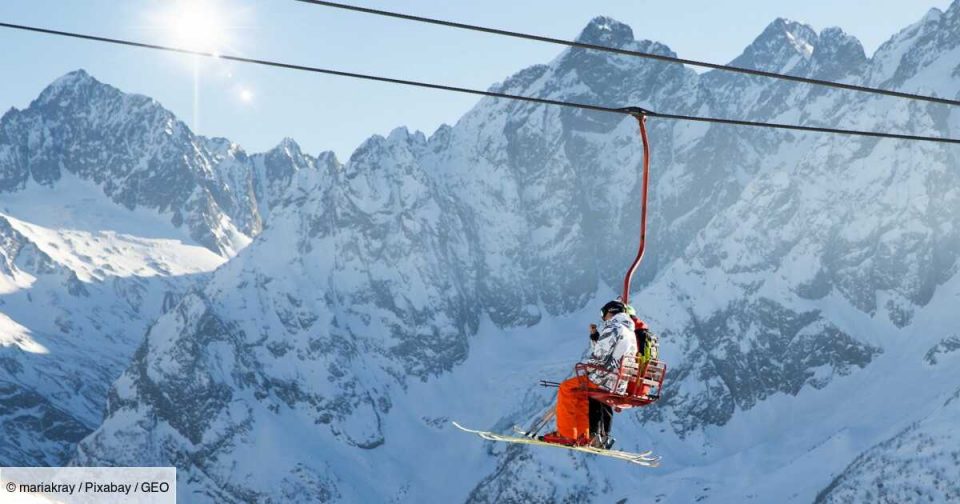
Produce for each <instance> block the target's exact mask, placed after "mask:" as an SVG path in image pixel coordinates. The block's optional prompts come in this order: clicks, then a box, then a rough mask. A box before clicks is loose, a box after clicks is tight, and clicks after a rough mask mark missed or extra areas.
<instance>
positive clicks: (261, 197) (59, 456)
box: [0, 71, 315, 466]
mask: <svg viewBox="0 0 960 504" xmlns="http://www.w3.org/2000/svg"><path fill="white" fill-rule="evenodd" d="M314 162H315V160H314V159H313V158H310V157H308V156H305V155H303V154H302V153H301V152H300V150H299V148H298V147H297V146H296V144H295V143H293V142H292V141H289V140H287V141H284V142H283V143H281V145H280V146H278V147H277V148H276V149H273V150H272V151H270V152H268V153H265V154H257V155H253V156H247V155H246V154H245V153H244V152H243V151H242V150H241V149H239V148H238V147H237V146H236V145H232V144H230V143H229V142H227V141H226V140H223V139H206V138H202V137H196V136H194V135H193V134H192V133H190V132H189V130H188V129H187V128H186V126H184V125H183V124H182V123H181V122H179V121H177V120H176V118H175V117H174V116H173V114H171V113H170V112H169V111H167V110H165V109H163V108H162V107H161V106H160V105H159V104H157V103H156V102H155V101H153V100H151V99H149V98H146V97H143V96H136V95H128V94H124V93H122V92H120V91H119V90H117V89H115V88H112V87H110V86H108V85H105V84H102V83H100V82H97V81H96V80H95V79H93V78H92V77H90V76H89V75H87V74H86V73H84V72H83V71H77V72H73V73H70V74H68V75H66V76H64V77H63V78H61V79H59V80H57V81H56V82H54V83H53V84H52V85H51V86H50V87H48V88H47V89H46V90H45V91H43V93H41V95H40V97H39V98H38V99H37V100H35V101H34V102H33V103H32V104H31V105H30V107H29V108H27V109H26V110H23V111H19V110H11V111H9V112H7V114H5V115H4V116H3V118H2V119H0V363H2V365H0V391H2V392H0V404H2V408H0V431H2V432H3V434H4V439H5V441H9V442H5V443H2V444H0V463H2V464H3V465H7V466H17V465H38V464H39V465H45V464H51V465H57V464H62V463H64V462H66V461H67V460H69V458H70V457H71V456H72V454H73V452H74V450H75V447H76V443H77V442H78V441H79V440H80V439H82V438H83V437H84V436H85V435H87V434H88V433H89V432H90V431H92V430H93V429H94V428H95V427H96V426H97V425H99V423H100V422H101V420H102V416H103V411H104V407H105V403H106V394H107V390H108V389H109V386H110V385H111V384H112V383H113V381H115V380H116V378H117V377H118V376H119V375H120V373H121V372H122V370H123V369H124V368H125V367H126V366H127V365H128V364H129V362H130V359H131V358H132V356H133V353H134V350H135V349H136V348H137V346H139V344H140V343H141V341H142V338H143V334H144V333H145V332H146V329H147V327H148V326H149V325H150V324H151V323H153V321H155V320H156V318H157V317H159V315H160V314H161V313H163V312H164V311H165V310H167V309H169V308H170V307H172V306H175V305H176V304H177V302H178V301H179V299H180V297H181V296H182V295H183V294H184V293H185V292H187V291H189V290H191V289H193V288H195V287H197V286H198V285H202V283H203V282H205V280H206V279H207V277H208V274H209V272H211V271H213V270H214V269H215V268H216V267H218V266H219V265H221V264H223V263H224V262H225V261H226V259H227V258H228V257H229V256H231V255H233V254H234V253H235V252H236V251H237V250H239V249H240V248H241V247H243V246H245V245H246V244H248V243H249V242H250V239H251V237H252V236H253V235H255V234H257V233H259V231H260V230H261V229H262V226H263V224H264V223H265V222H266V221H268V220H269V212H270V208H272V207H273V206H275V205H279V203H280V200H281V199H282V198H283V197H284V194H285V188H286V186H287V185H288V184H289V182H290V181H291V180H292V179H293V177H294V174H295V172H296V171H298V170H301V169H308V170H312V169H313V168H314ZM237 223H240V226H239V227H238V225H237Z"/></svg>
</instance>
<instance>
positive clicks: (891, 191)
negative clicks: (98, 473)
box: [75, 1, 960, 503]
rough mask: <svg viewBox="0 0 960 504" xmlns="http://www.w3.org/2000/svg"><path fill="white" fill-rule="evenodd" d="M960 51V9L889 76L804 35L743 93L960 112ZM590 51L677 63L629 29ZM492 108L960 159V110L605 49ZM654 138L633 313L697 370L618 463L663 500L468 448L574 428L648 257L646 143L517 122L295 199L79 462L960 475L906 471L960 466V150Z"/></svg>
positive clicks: (842, 47) (762, 46)
mask: <svg viewBox="0 0 960 504" xmlns="http://www.w3.org/2000/svg"><path fill="white" fill-rule="evenodd" d="M957 23H960V1H957V2H954V4H953V5H952V6H951V7H950V9H949V10H947V11H945V12H940V11H931V13H930V14H929V15H928V16H926V17H925V18H924V19H923V20H922V21H920V22H919V23H917V24H915V25H912V26H910V27H908V28H907V29H905V30H904V31H903V32H902V33H900V34H898V35H897V36H895V37H894V38H892V39H891V41H890V42H888V43H887V44H885V45H884V46H883V47H881V48H880V50H879V51H878V52H877V54H875V55H874V56H873V57H872V58H867V57H866V56H865V55H864V54H863V50H862V47H860V45H859V43H858V42H857V41H856V40H855V39H853V38H852V37H850V36H848V35H846V34H844V33H843V32H842V31H841V30H839V29H826V30H823V31H821V32H819V33H817V32H816V31H815V30H813V29H812V28H810V27H807V26H804V25H802V24H798V23H793V22H789V21H786V20H777V21H775V22H774V23H772V24H771V25H770V27H768V29H767V30H765V31H764V32H763V33H762V34H761V35H760V36H759V37H758V38H757V40H756V41H755V42H754V43H753V44H752V45H751V46H750V47H748V48H747V49H746V50H745V51H744V53H743V55H742V56H741V57H739V58H738V59H737V60H736V63H737V64H742V65H749V66H753V67H757V68H763V69H768V70H777V71H786V72H792V73H795V74H798V75H812V76H818V77H821V78H831V79H840V80H846V81H849V82H858V83H868V84H872V85H885V86H896V87H899V88H900V89H904V90H907V91H922V92H931V90H933V91H935V92H937V93H939V94H941V95H945V96H951V97H957V96H960V77H958V75H957V74H956V72H954V71H952V70H951V71H947V70H949V69H950V68H952V67H951V65H953V67H955V61H956V54H955V51H956V50H957V49H956V48H957V46H958V37H957V33H960V30H956V29H955V28H956V26H957ZM581 39H582V40H585V41H588V42H592V43H599V44H606V45H617V46H621V47H629V48H633V49H638V50H644V51H654V52H661V53H669V49H668V48H666V47H664V46H663V45H661V44H658V43H655V42H650V41H636V40H634V36H633V33H632V31H631V30H630V28H629V27H627V26H625V25H623V24H621V23H618V22H616V21H615V20H612V19H609V18H597V19H595V20H594V21H592V22H591V23H590V24H589V25H588V26H587V28H586V29H585V30H584V32H583V34H582V35H581ZM495 89H500V90H504V91H509V92H516V93H520V94H532V95H538V96H545V97H549V98H554V99H573V100H577V101H584V102H595V103H604V104H617V103H619V104H623V105H640V106H644V107H646V108H650V109H653V110H663V111H669V112H676V113H697V114H704V115H717V116H731V117H743V118H746V119H752V120H776V121H779V122H800V123H804V124H812V125H817V124H825V125H827V124H829V125H839V126H843V127H853V128H857V129H885V130H896V131H905V132H913V133H923V134H939V135H946V136H957V135H958V134H960V116H958V113H957V112H956V111H953V110H952V109H948V108H944V107H936V106H928V105H919V104H917V103H910V102H904V101H897V100H893V99H880V98H875V97H865V96H862V95H856V94H851V93H847V92H836V91H826V90H823V89H817V88H812V87H804V86H796V85H792V84H789V83H782V82H770V81H766V80H761V79H757V78H751V77H744V76H731V75H725V74H720V73H716V72H710V73H706V74H703V75H699V76H698V75H697V74H695V73H694V72H692V71H689V70H686V69H684V68H682V67H677V66H670V65H666V64H657V63H650V62H648V61H642V60H635V59H629V58H624V57H612V56H609V55H605V54H596V53H591V52H588V51H583V50H579V49H574V50H569V51H565V52H563V53H562V54H560V55H559V56H558V57H557V58H556V59H555V60H553V61H552V62H550V63H549V64H546V65H537V66H533V67H530V68H528V69H525V70H523V71H521V72H519V73H517V74H516V75H514V76H512V77H510V78H509V79H507V80H506V81H504V82H503V83H501V84H498V85H497V86H495ZM651 123H652V124H651V136H652V138H653V139H654V145H655V147H654V152H653V159H654V167H655V180H656V182H655V186H654V188H653V206H654V209H655V218H654V220H653V222H652V232H651V238H652V240H653V244H654V247H653V248H652V249H651V255H650V256H649V257H648V260H647V262H646V263H645V265H644V269H643V272H642V275H641V278H640V279H639V286H640V287H641V288H642V291H641V292H640V293H639V294H638V295H637V297H636V304H637V306H638V307H639V308H640V311H641V313H642V314H643V315H644V316H645V317H647V318H648V319H649V321H650V322H651V323H652V325H653V326H654V328H656V329H657V330H658V331H659V332H661V334H662V335H663V336H664V349H663V350H664V357H665V359H666V360H667V361H668V362H669V363H670V364H671V372H670V376H669V377H668V380H669V385H668V388H667V391H666V392H667V393H666V394H665V398H664V399H663V400H662V401H661V403H659V404H658V405H656V406H654V407H652V408H648V409H646V410H645V411H644V412H643V414H641V415H637V414H635V413H626V414H622V415H620V416H619V417H618V419H617V420H616V434H617V436H618V438H619V441H618V443H619V444H620V446H622V447H623V448H625V449H637V448H654V449H656V450H658V451H660V452H661V453H662V454H663V455H664V456H665V463H664V466H663V467H662V468H661V469H660V470H658V471H656V472H642V473H638V472H637V470H636V468H634V467H625V466H624V465H623V464H617V463H616V462H615V461H604V460H593V459H589V458H584V457H581V456H574V455H569V454H564V453H562V452H556V451H552V450H540V451H537V450H530V449H526V448H519V447H503V446H489V445H484V444H483V443H481V442H479V441H477V440H476V439H473V438H468V437H466V436H465V435H463V434H461V433H456V432H452V431H451V430H450V429H449V426H448V425H447V421H448V420H449V419H450V418H455V419H458V420H463V421H464V422H465V423H467V424H470V425H473V426H477V427H488V428H494V429H498V430H506V429H508V428H509V427H510V425H512V424H514V423H517V422H522V421H524V420H525V419H527V418H528V417H530V416H533V415H534V414H536V413H537V412H538V411H540V410H541V409H542V408H545V407H548V405H549V403H550V401H551V398H550V392H549V391H543V390H538V389H536V388H534V387H532V385H533V384H534V383H535V382H536V378H538V377H544V378H552V379H557V378H561V377H562V376H564V375H565V374H566V373H567V372H568V370H569V368H570V366H571V365H572V362H573V361H574V360H575V359H576V358H577V356H578V354H579V351H580V349H581V348H582V347H583V345H584V344H585V337H584V336H585V334H583V333H582V328H583V327H585V325H586V324H587V323H588V322H590V321H591V319H592V318H593V317H594V316H595V315H594V314H595V312H596V307H597V306H598V303H600V302H602V300H604V299H608V298H609V297H610V296H612V295H613V289H612V288H611V286H616V285H618V281H619V275H620V274H621V273H622V267H623V265H624V264H626V263H627V262H628V259H629V257H630V256H631V253H632V249H633V247H634V246H635V241H634V240H635V238H634V236H635V233H636V228H637V217H638V213H639V209H638V208H637V201H636V189H637V185H638V180H637V172H638V169H637V168H638V165H639V163H640V152H639V151H640V149H639V145H638V143H639V142H638V141H637V138H636V131H635V124H634V123H633V121H632V120H631V119H629V118H622V117H618V116H608V115H602V114H595V113H586V112H576V111H570V110H559V109H556V108H547V107H541V106H533V105H529V104H519V103H510V102H503V101H497V100H493V99H485V100H482V101H481V102H480V103H478V105H477V106H476V107H475V108H474V109H473V110H471V111H470V112H469V113H468V114H466V115H465V116H464V117H463V118H462V119H461V120H460V121H458V123H457V124H456V125H454V126H451V127H443V128H441V129H439V130H438V131H437V132H436V133H434V134H433V135H431V136H430V137H429V138H427V137H425V136H424V135H422V134H420V133H411V132H408V131H406V130H405V129H398V130H396V131H394V132H393V133H391V135H389V136H388V137H387V138H382V137H374V138H371V139H370V140H369V141H367V142H366V143H365V144H364V145H362V146H361V147H360V148H359V149H358V150H357V152H356V153H355V154H354V155H353V156H352V157H351V159H350V160H349V162H347V163H346V164H345V165H340V164H339V163H336V162H335V160H332V159H331V160H329V162H328V163H325V164H324V163H319V166H318V169H317V170H316V171H314V172H310V171H305V170H299V171H296V172H295V173H296V174H295V176H293V177H292V178H291V182H290V186H289V189H288V191H287V192H283V194H284V196H283V197H281V198H279V200H280V201H281V202H280V203H279V204H278V205H277V206H275V207H273V208H272V209H271V213H270V222H269V225H268V226H267V228H266V229H265V230H264V231H263V233H262V234H261V235H260V236H259V237H258V239H257V240H256V242H254V243H253V244H252V245H251V246H250V247H248V248H246V249H244V250H243V251H241V252H240V254H238V256H237V257H236V258H234V259H233V260H231V262H230V263H229V264H228V265H227V266H225V267H223V268H221V269H220V270H218V271H217V273H216V274H215V275H214V276H213V279H212V280H211V282H210V283H209V284H207V285H206V287H205V288H203V289H202V290H198V291H196V292H193V293H191V294H190V295H188V296H186V297H185V298H184V299H183V301H182V302H181V303H180V304H179V305H178V306H177V307H176V308H175V309H174V310H172V311H171V312H169V313H167V314H166V315H164V316H163V317H161V318H160V319H159V320H158V321H157V323H156V324H154V325H153V326H152V327H151V328H150V330H149V332H148V334H147V337H146V340H145V342H144V344H143V345H142V346H141V347H140V349H139V350H138V352H137V354H136V356H135V358H134V361H133V363H132V364H131V366H130V367H129V368H128V369H127V371H126V372H125V373H124V374H123V376H122V377H121V378H120V379H119V380H118V381H117V383H116V385H115V386H114V388H113V390H112V391H111V394H110V399H109V404H108V416H107V418H106V419H105V421H104V422H103V424H102V425H101V426H100V428H99V429H97V431H96V432H94V433H93V434H92V435H91V436H89V437H88V438H86V439H85V440H84V441H83V443H81V445H80V450H79V453H78V456H77V458H76V460H75V462H76V463H79V464H96V465H100V464H107V465H109V464H121V465H122V464H174V465H177V466H178V467H179V468H180V473H179V474H180V475H181V484H180V485H179V486H178V488H179V489H180V492H181V497H183V498H184V499H189V500H191V501H216V502H250V501H263V500H271V499H272V500H289V499H296V498H306V499H311V500H321V501H325V500H331V501H346V502H357V501H364V502H367V501H379V502H383V501H390V500H395V501H423V500H427V501H434V500H440V501H444V502H448V501H459V500H466V501H470V502H478V503H479V502H554V501H564V500H567V501H584V500H588V501H589V500H592V501H599V502H605V501H611V500H613V501H618V500H621V499H628V500H644V499H645V500H656V501H659V502H691V501H713V502H743V501H750V500H752V501H756V502H811V501H813V500H814V499H816V498H817V496H818V495H819V496H820V498H821V499H845V498H848V496H849V495H854V494H852V493H850V492H854V491H859V490H857V489H858V488H863V487H864V485H863V483H864V482H870V481H873V478H874V477H875V474H876V472H875V470H874V469H872V468H873V467H888V466H892V468H891V470H897V469H896V467H897V466H903V467H904V470H905V471H906V470H907V469H908V468H913V469H910V470H911V471H914V472H913V473H915V474H920V473H923V474H933V476H930V477H931V478H936V477H938V476H936V475H938V474H949V471H951V470H952V471H953V473H954V474H956V472H957V470H960V467H958V464H957V462H956V458H955V457H954V458H951V457H952V456H951V455H950V452H949V450H946V451H940V452H938V453H939V455H938V456H937V458H936V462H935V463H934V464H933V465H932V466H929V467H928V466H925V465H923V464H918V462H922V461H921V460H920V457H921V456H920V455H918V456H915V457H914V458H912V459H911V458H910V457H909V456H907V455H906V454H905V453H899V452H898V453H896V454H891V453H890V446H891V445H890V444H889V443H884V442H885V441H886V440H890V439H896V440H898V441H893V443H894V444H896V443H901V444H904V445H909V444H911V443H914V444H916V443H921V442H925V441H921V440H924V439H930V438H933V439H936V438H942V439H944V440H947V442H948V440H949V435H948V434H946V433H945V432H944V425H946V424H948V423H949V418H951V415H952V413H950V412H951V411H953V410H952V409H950V408H952V407H953V406H952V404H953V403H947V402H946V401H947V400H948V397H950V396H951V394H954V393H955V391H956V384H957V383H958V375H960V368H958V367H957V366H956V365H955V362H954V361H953V360H952V356H955V355H956V353H955V348H956V346H957V345H956V343H955V338H956V331H955V326H956V320H957V319H956V316H955V314H954V311H955V308H954V307H955V304H956V299H957V296H958V294H960V276H958V270H960V267H958V261H957V259H958V257H957V255H958V254H960V230H958V229H957V228H956V226H955V223H956V222H958V221H960V219H958V218H960V215H958V213H960V201H958V198H960V189H958V188H960V180H958V175H957V173H956V167H957V166H958V165H960V156H958V153H957V151H956V150H955V149H952V148H950V147H944V146H939V145H927V144H917V143H906V142H897V141H887V140H883V141H880V140H876V139H869V140H864V139H857V138H850V137H828V136H820V135H800V134H794V133H782V132H773V131H769V130H757V129H744V128H730V127H708V126H704V125H699V124H687V123H672V122H666V121H657V120H651ZM921 385H922V386H921ZM941 405H943V406H942V408H941ZM905 429H908V430H905ZM861 454H863V456H862V457H860V456H861ZM858 457H860V458H858ZM831 482H832V483H831ZM931 485H933V483H931ZM901 488H906V487H903V486H902V485H901ZM928 488H936V489H938V490H936V491H940V490H939V489H941V488H944V487H943V486H942V485H941V486H940V487H936V486H935V485H934V486H931V487H928ZM851 489H853V490H851ZM897 491H900V490H897ZM929 491H930V492H931V493H929V495H930V497H933V498H936V497H937V496H938V495H949V494H948V493H947V492H949V491H951V490H949V489H947V490H944V491H943V493H941V494H936V493H933V492H934V490H929ZM891 495H898V494H891ZM899 495H905V494H899ZM841 501H842V500H841Z"/></svg>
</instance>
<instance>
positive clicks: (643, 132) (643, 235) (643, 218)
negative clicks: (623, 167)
mask: <svg viewBox="0 0 960 504" xmlns="http://www.w3.org/2000/svg"><path fill="white" fill-rule="evenodd" d="M634 117H636V118H637V122H638V123H640V138H641V139H643V189H642V190H641V192H642V196H641V200H642V203H641V209H640V249H639V250H638V251H637V257H636V259H634V260H633V264H631V265H630V269H628V270H627V275H626V276H625V277H624V278H623V295H621V296H620V297H621V299H622V300H623V303H624V304H629V303H630V281H631V280H633V273H634V272H635V271H636V270H637V266H639V265H640V261H642V260H643V251H644V248H645V247H646V245H647V187H648V184H649V182H650V142H649V141H648V139H647V116H646V115H645V114H637V115H635V116H634Z"/></svg>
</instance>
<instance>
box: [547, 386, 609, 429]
mask: <svg viewBox="0 0 960 504" xmlns="http://www.w3.org/2000/svg"><path fill="white" fill-rule="evenodd" d="M588 388H592V389H595V388H599V387H597V386H596V385H594V384H593V383H592V382H591V381H590V380H589V379H588V378H587V377H586V376H574V377H573V378H570V379H567V380H564V381H563V383H561V384H560V389H559V390H557V434H560V435H561V436H563V437H566V438H569V439H577V438H579V437H581V436H583V437H585V438H589V437H590V396H589V395H587V389H588Z"/></svg>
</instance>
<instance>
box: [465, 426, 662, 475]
mask: <svg viewBox="0 0 960 504" xmlns="http://www.w3.org/2000/svg"><path fill="white" fill-rule="evenodd" d="M453 426H454V427H456V428H458V429H460V430H462V431H464V432H469V433H471V434H476V435H478V436H480V437H481V438H483V439H486V440H487V441H503V442H505V443H517V444H529V445H537V446H552V447H554V448H566V449H568V450H574V451H578V452H583V453H590V454H593V455H601V456H604V457H612V458H615V459H620V460H625V461H627V462H632V463H634V464H637V465H641V466H644V467H658V466H659V465H660V457H658V456H655V455H653V451H645V452H641V453H630V452H625V451H619V450H604V449H602V448H594V447H592V446H566V445H561V444H556V443H547V442H545V441H540V440H539V439H536V438H532V437H527V436H508V435H503V434H497V433H495V432H487V431H480V430H474V429H468V428H466V427H464V426H462V425H460V424H458V423H457V422H453ZM518 433H519V432H518Z"/></svg>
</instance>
